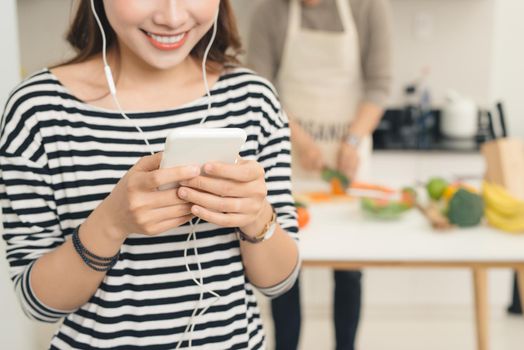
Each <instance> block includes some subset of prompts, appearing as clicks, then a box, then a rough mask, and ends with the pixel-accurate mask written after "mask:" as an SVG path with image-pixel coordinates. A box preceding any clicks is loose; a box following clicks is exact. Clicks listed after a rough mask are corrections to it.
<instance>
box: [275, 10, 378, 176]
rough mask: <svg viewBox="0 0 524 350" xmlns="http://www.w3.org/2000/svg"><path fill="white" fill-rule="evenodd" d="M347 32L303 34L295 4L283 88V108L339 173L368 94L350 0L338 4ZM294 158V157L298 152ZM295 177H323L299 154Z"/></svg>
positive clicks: (365, 156)
mask: <svg viewBox="0 0 524 350" xmlns="http://www.w3.org/2000/svg"><path fill="white" fill-rule="evenodd" d="M336 4H337V7H338V13H339V16H340V17H341V20H342V24H343V27H344V31H343V32H328V31H317V30H308V29H303V28H302V25H301V19H302V14H301V6H302V5H301V1H300V0H290V11H289V27H288V33H287V38H286V44H285V46H284V53H283V58H282V64H281V68H280V72H279V75H278V78H277V86H278V90H279V94H280V98H281V100H282V103H283V106H284V108H285V109H286V111H287V112H288V113H289V114H290V116H291V117H292V118H295V119H294V120H295V121H297V122H298V123H299V124H300V125H301V126H302V127H303V128H304V129H305V130H306V132H307V133H308V134H309V135H311V136H313V138H314V139H315V141H316V142H317V144H318V145H319V147H320V148H321V150H322V154H323V157H324V161H325V163H326V165H327V166H329V167H331V168H336V165H337V157H338V151H339V148H340V142H341V139H342V137H343V136H344V135H345V133H346V132H347V130H348V126H349V124H350V122H351V121H352V119H353V118H354V117H355V115H356V112H357V109H358V106H359V104H360V102H361V98H362V94H363V82H362V67H361V62H360V61H361V60H360V46H359V40H358V34H357V30H356V28H355V23H354V21H353V15H352V12H351V7H350V6H349V3H348V0H336ZM371 150H372V145H371V138H370V137H367V138H365V139H363V141H362V143H361V145H360V147H359V156H360V165H359V170H358V172H357V175H356V177H355V179H362V178H363V177H366V175H365V173H366V172H367V168H368V164H367V163H368V162H369V158H370V156H371ZM292 154H293V152H292ZM292 169H293V178H294V179H304V178H309V179H311V178H314V177H318V176H319V174H312V173H310V172H307V171H306V170H304V169H303V168H302V167H301V166H300V164H299V159H298V157H297V156H296V155H294V154H293V166H292Z"/></svg>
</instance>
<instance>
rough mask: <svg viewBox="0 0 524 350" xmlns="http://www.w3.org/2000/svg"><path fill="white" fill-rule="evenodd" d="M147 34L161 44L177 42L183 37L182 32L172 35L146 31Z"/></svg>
mask: <svg viewBox="0 0 524 350" xmlns="http://www.w3.org/2000/svg"><path fill="white" fill-rule="evenodd" d="M147 35H149V36H150V37H151V38H153V39H154V40H155V41H158V42H159V43H162V44H176V43H177V42H179V41H180V40H182V38H183V37H184V34H183V33H182V34H179V35H174V36H160V35H155V34H153V33H149V32H147Z"/></svg>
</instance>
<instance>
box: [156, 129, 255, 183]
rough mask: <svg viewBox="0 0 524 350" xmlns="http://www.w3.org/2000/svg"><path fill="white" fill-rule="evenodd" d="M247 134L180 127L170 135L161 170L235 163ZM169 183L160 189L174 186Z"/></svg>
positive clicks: (240, 131) (238, 130) (237, 131)
mask: <svg viewBox="0 0 524 350" xmlns="http://www.w3.org/2000/svg"><path fill="white" fill-rule="evenodd" d="M246 138H247V135H246V132H245V131H244V130H242V129H238V128H223V129H220V128H183V129H176V130H173V131H171V132H169V134H168V136H167V138H166V143H165V145H164V154H163V156H162V161H161V163H160V168H162V169H164V168H173V167H177V166H184V165H199V166H203V165H204V164H206V163H209V162H222V163H230V164H235V162H236V160H237V158H238V154H239V153H240V149H241V148H242V146H243V145H244V143H245V142H246ZM177 186H178V184H176V183H173V184H168V185H164V186H161V187H159V189H160V190H165V189H170V188H175V187H177Z"/></svg>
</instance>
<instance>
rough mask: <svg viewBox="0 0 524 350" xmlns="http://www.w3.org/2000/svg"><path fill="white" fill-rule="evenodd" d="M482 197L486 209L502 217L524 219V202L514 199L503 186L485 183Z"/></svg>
mask: <svg viewBox="0 0 524 350" xmlns="http://www.w3.org/2000/svg"><path fill="white" fill-rule="evenodd" d="M482 197H483V199H484V202H485V203H486V207H488V208H490V209H492V210H493V211H496V212H497V213H499V214H500V215H502V216H507V217H513V216H522V217H524V202H522V201H520V200H518V199H516V198H515V197H513V196H512V195H511V194H509V193H508V192H507V191H506V190H505V189H504V187H502V186H499V185H497V184H493V183H489V182H487V181H484V183H483V184H482Z"/></svg>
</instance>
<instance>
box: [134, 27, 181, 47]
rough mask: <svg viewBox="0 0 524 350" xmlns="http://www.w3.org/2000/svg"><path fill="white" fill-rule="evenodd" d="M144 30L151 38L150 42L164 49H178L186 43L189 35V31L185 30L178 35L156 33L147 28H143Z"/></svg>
mask: <svg viewBox="0 0 524 350" xmlns="http://www.w3.org/2000/svg"><path fill="white" fill-rule="evenodd" d="M142 32H143V33H144V34H145V36H146V38H147V40H149V42H150V43H151V44H153V46H154V47H156V48H157V49H159V50H163V51H170V50H176V49H178V48H179V47H181V46H182V45H184V43H185V42H186V39H187V35H188V32H184V33H181V34H177V35H163V34H154V33H151V32H147V31H145V30H142Z"/></svg>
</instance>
